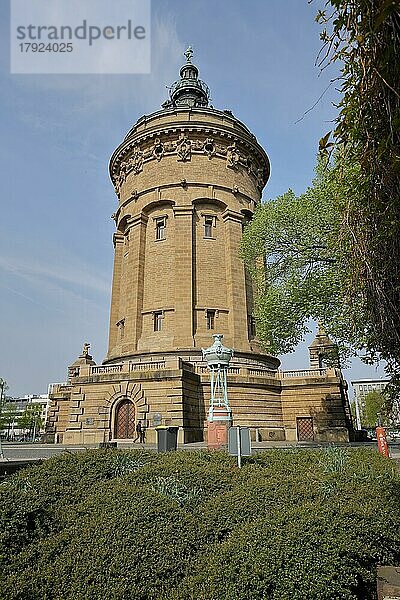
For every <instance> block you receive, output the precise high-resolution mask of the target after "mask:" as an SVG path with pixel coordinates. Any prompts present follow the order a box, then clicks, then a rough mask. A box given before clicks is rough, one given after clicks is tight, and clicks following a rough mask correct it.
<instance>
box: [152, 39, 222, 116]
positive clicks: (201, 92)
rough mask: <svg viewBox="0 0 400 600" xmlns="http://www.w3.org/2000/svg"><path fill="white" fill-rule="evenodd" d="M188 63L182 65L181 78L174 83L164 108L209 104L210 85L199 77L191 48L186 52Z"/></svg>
mask: <svg viewBox="0 0 400 600" xmlns="http://www.w3.org/2000/svg"><path fill="white" fill-rule="evenodd" d="M184 55H185V56H186V63H185V64H184V65H183V66H182V67H181V70H180V73H179V74H180V77H181V78H180V79H179V80H178V81H175V83H173V84H172V86H171V87H170V90H169V100H167V101H166V102H164V104H163V105H162V108H171V107H173V106H189V107H192V106H208V102H209V99H210V90H209V88H208V85H207V84H205V83H204V81H201V79H199V70H198V68H197V67H196V65H194V64H193V63H192V56H193V50H192V47H191V46H189V48H188V49H187V50H186V52H185V53H184Z"/></svg>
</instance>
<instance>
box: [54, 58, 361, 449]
mask: <svg viewBox="0 0 400 600" xmlns="http://www.w3.org/2000/svg"><path fill="white" fill-rule="evenodd" d="M186 58H187V60H186V63H185V64H184V65H183V66H182V68H181V70H180V79H179V80H178V81H177V82H176V83H175V84H174V85H173V86H172V88H171V91H170V99H169V100H168V101H167V102H165V103H164V105H163V107H162V110H159V111H157V112H154V113H152V114H150V115H146V116H143V117H141V118H140V119H139V120H138V121H137V123H136V124H135V125H134V126H133V127H132V129H131V130H130V131H129V132H128V134H127V136H126V137H125V139H124V140H123V142H122V143H121V144H120V145H119V146H118V148H117V149H116V150H115V152H114V153H113V155H112V157H111V161H110V176H111V179H112V181H113V184H114V186H115V191H116V195H117V197H118V207H117V209H116V211H115V213H114V214H113V218H114V220H115V227H116V230H115V234H114V252H115V254H114V272H113V284H112V298H111V310H110V330H109V348H108V354H107V357H106V358H105V360H104V361H103V363H102V365H99V366H98V365H96V364H95V363H94V361H93V360H92V357H91V356H90V354H89V346H88V345H87V344H85V346H84V349H83V352H82V354H81V355H80V356H79V357H78V359H77V361H75V362H74V363H73V365H71V367H69V370H68V381H67V382H66V383H65V384H53V385H52V386H51V390H50V396H51V398H52V405H51V411H50V417H49V426H48V435H49V439H55V440H56V441H63V442H66V443H69V442H71V443H79V442H84V443H89V442H93V443H97V442H103V441H108V440H109V439H120V440H122V439H132V438H134V437H135V425H136V423H137V422H138V420H140V421H141V422H142V424H144V425H145V426H146V437H147V439H148V440H149V441H154V440H155V426H156V425H158V424H164V425H177V426H179V440H180V441H181V442H194V441H200V440H203V439H205V437H206V435H207V418H206V415H207V409H208V400H209V393H210V378H209V373H208V372H207V368H206V365H205V364H204V363H203V361H202V355H201V348H202V347H207V346H209V345H210V343H211V342H212V335H213V334H214V333H219V334H223V336H224V344H225V345H226V346H229V347H231V348H233V349H234V358H233V359H232V361H231V364H230V368H229V373H228V386H229V399H230V404H231V407H232V413H233V420H234V424H239V425H247V426H250V427H251V429H252V430H253V435H254V436H257V437H258V438H262V439H269V440H284V439H317V440H318V439H320V440H334V439H339V440H347V439H348V432H349V428H350V427H351V423H350V412H349V410H348V402H347V395H346V391H345V384H344V381H343V379H342V375H341V372H340V370H338V369H329V368H326V367H324V366H323V365H322V364H320V362H318V364H317V363H316V362H315V358H316V357H317V359H318V356H319V354H320V353H321V352H323V348H324V344H325V345H326V343H327V342H326V339H322V338H323V337H324V335H325V334H323V335H322V334H321V332H319V334H318V335H319V337H318V336H317V346H314V347H313V348H312V349H310V357H311V361H312V368H310V369H308V370H305V371H301V372H288V373H285V372H282V371H279V364H280V363H279V360H278V359H277V358H275V357H273V356H271V355H269V354H267V353H265V352H263V351H262V349H261V348H260V345H259V343H258V341H257V337H256V331H255V327H254V319H253V290H252V284H251V280H250V277H249V275H248V273H247V272H246V270H245V267H244V264H243V262H242V261H241V259H240V258H239V244H240V240H241V235H242V230H243V227H244V225H245V224H246V223H247V222H248V221H249V220H250V219H251V218H252V215H253V213H254V210H255V207H256V205H257V204H258V203H259V202H260V201H261V194H262V190H263V188H264V186H265V184H266V183H267V181H268V177H269V170H270V165H269V159H268V156H267V154H266V152H265V151H264V149H263V148H262V147H261V146H260V144H259V143H258V142H257V140H256V138H255V136H254V135H253V134H252V133H251V132H250V131H249V130H248V128H247V127H246V126H245V125H244V124H243V123H241V122H240V121H239V120H238V119H237V118H236V117H234V116H233V114H232V113H231V112H230V111H228V110H224V111H221V110H217V109H214V108H212V107H211V106H210V105H209V92H208V88H207V86H206V85H205V84H204V83H203V82H202V81H201V80H200V79H199V77H198V69H197V67H196V66H195V65H194V64H193V63H192V53H191V51H190V49H189V50H188V51H187V52H186ZM325 337H326V336H325ZM327 339H328V338H327ZM328 343H329V344H330V341H329V339H328Z"/></svg>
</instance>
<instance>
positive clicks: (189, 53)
mask: <svg viewBox="0 0 400 600" xmlns="http://www.w3.org/2000/svg"><path fill="white" fill-rule="evenodd" d="M183 56H186V62H188V63H190V62H192V56H193V48H192V46H188V48H187V50H186V52H184V53H183Z"/></svg>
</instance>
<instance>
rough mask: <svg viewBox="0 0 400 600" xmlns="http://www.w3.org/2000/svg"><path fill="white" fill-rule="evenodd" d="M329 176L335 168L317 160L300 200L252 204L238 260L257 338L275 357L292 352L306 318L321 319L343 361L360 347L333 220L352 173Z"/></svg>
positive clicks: (343, 250)
mask: <svg viewBox="0 0 400 600" xmlns="http://www.w3.org/2000/svg"><path fill="white" fill-rule="evenodd" d="M333 173H335V165H334V164H333V165H331V164H326V161H319V163H318V165H317V169H316V178H315V180H314V182H313V185H312V187H310V188H309V189H308V190H307V191H306V192H305V193H304V194H301V195H300V196H299V197H296V196H295V194H294V193H293V192H292V191H291V190H289V191H288V192H286V193H285V194H283V195H282V196H280V197H278V198H276V199H275V200H271V201H268V202H265V203H264V204H262V205H260V206H258V207H257V209H256V211H255V215H254V218H253V220H252V221H251V222H250V224H249V225H248V226H247V227H246V228H245V230H244V234H243V240H242V256H243V258H244V259H245V261H246V263H247V265H248V267H249V269H250V271H251V273H252V275H253V278H254V280H255V283H256V292H257V293H256V320H257V333H258V336H259V338H260V341H261V342H262V343H263V345H265V347H266V348H267V349H268V350H269V351H270V352H272V353H274V354H280V353H285V352H289V351H291V350H292V349H293V347H294V346H295V345H296V344H297V343H298V342H300V341H301V339H302V338H303V336H304V334H305V333H306V331H307V321H308V319H310V318H312V319H315V320H318V321H322V323H323V324H324V327H325V328H326V330H327V332H328V333H329V334H330V335H331V336H332V337H333V339H334V340H335V341H336V342H337V344H338V346H339V348H340V353H341V356H342V358H344V357H345V356H347V355H349V354H350V353H351V352H355V351H356V349H361V348H362V347H363V343H364V341H365V338H364V336H365V325H364V322H363V319H362V318H361V315H362V312H363V304H362V298H361V297H360V295H358V294H357V290H353V289H351V287H350V280H349V279H350V278H349V261H348V243H347V239H346V238H344V237H343V236H342V235H341V222H340V210H341V207H342V206H343V204H344V202H345V201H346V194H347V190H348V188H351V186H352V182H353V180H354V178H355V177H356V175H357V169H356V167H353V166H352V165H348V167H347V169H346V171H345V172H344V171H343V174H342V180H341V181H340V184H339V183H338V181H337V179H336V176H333ZM349 295H351V296H352V297H353V300H352V306H350V302H349ZM356 300H358V302H357V315H356V317H357V321H358V327H357V328H355V326H354V315H353V313H352V309H354V305H355V302H356Z"/></svg>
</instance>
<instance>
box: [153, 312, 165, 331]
mask: <svg viewBox="0 0 400 600" xmlns="http://www.w3.org/2000/svg"><path fill="white" fill-rule="evenodd" d="M162 319H163V314H162V311H161V310H158V311H157V312H155V313H153V327H154V331H161V328H162Z"/></svg>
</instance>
